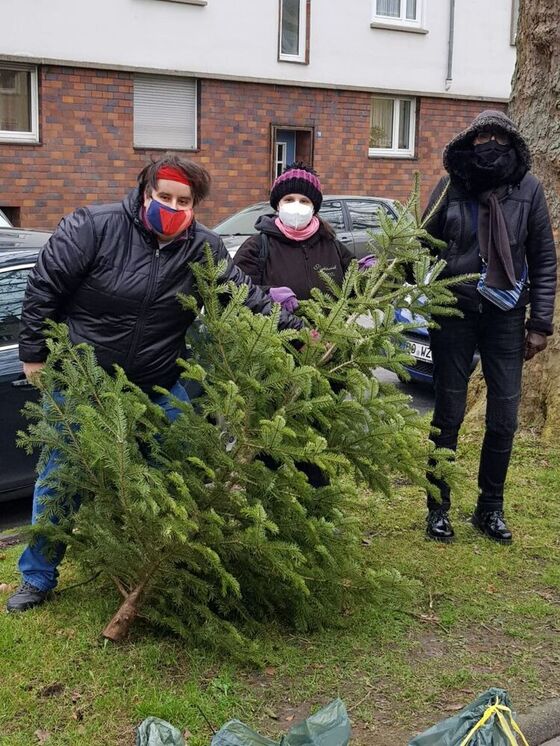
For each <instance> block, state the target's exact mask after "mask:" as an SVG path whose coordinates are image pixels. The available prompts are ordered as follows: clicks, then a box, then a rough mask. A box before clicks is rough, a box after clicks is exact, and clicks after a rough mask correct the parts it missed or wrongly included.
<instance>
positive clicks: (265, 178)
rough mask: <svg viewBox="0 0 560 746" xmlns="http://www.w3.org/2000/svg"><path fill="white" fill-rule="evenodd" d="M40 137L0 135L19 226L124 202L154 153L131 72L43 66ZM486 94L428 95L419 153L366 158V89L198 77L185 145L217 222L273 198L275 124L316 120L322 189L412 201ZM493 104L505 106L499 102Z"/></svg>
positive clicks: (2, 196)
mask: <svg viewBox="0 0 560 746" xmlns="http://www.w3.org/2000/svg"><path fill="white" fill-rule="evenodd" d="M40 73H41V74H40V91H39V95H40V136H41V143H40V144H39V145H19V144H18V145H16V144H7V143H0V174H1V176H2V178H1V180H0V205H7V206H12V207H19V208H21V213H20V214H21V224H22V225H23V226H26V227H42V228H54V226H55V225H56V224H57V222H58V220H59V219H60V217H61V216H62V215H63V214H65V213H67V212H70V211H71V210H73V209H74V208H75V207H77V206H79V205H81V204H87V203H90V202H100V201H101V202H110V201H115V200H120V199H121V198H122V197H123V196H124V194H125V193H126V192H127V191H128V189H129V188H131V187H132V186H133V185H134V183H135V179H136V175H137V173H138V172H139V171H140V169H141V168H142V167H143V165H144V164H145V163H146V162H147V161H148V160H149V159H150V157H151V156H152V155H154V156H156V157H158V156H159V155H160V154H161V151H150V150H145V149H135V148H133V146H132V142H133V131H132V130H133V122H132V116H133V111H132V95H133V87H132V75H131V74H130V73H127V72H112V71H102V70H88V69H79V68H67V67H55V66H45V67H43V68H41V70H40ZM490 106H491V105H490V104H488V103H481V102H477V101H459V100H450V99H436V98H421V99H420V100H419V111H418V117H417V138H416V152H417V158H415V159H413V160H402V159H400V160H399V159H389V158H375V159H373V158H368V156H367V147H368V134H369V110H370V94H368V93H363V92H359V91H332V90H324V89H310V88H297V87H286V86H275V85H264V84H257V83H237V82H229V81H219V80H202V81H201V82H200V119H199V132H200V138H199V149H198V150H197V151H196V152H191V153H187V152H186V153H184V155H186V157H190V158H192V159H193V160H196V161H198V162H199V163H201V164H203V165H204V166H205V167H206V168H207V169H208V170H209V171H210V173H211V175H212V179H213V187H212V194H211V198H210V199H209V200H208V201H207V202H206V203H205V204H204V205H202V206H201V207H200V209H199V213H198V214H199V217H200V219H201V220H202V221H203V222H206V223H207V224H208V225H213V224H214V223H215V222H217V221H218V220H220V219H221V218H223V217H226V216H227V215H229V214H231V213H232V212H235V211H236V210H238V209H240V208H241V207H244V206H245V205H248V204H250V203H252V202H256V201H259V200H262V199H267V196H268V190H269V188H270V158H271V155H270V150H271V142H270V138H271V134H270V133H271V124H275V125H284V126H287V125H289V126H296V127H314V128H315V131H316V132H321V137H316V139H315V145H314V166H315V168H316V169H317V170H318V171H319V174H320V176H321V180H322V183H323V189H324V191H325V192H331V193H332V192H337V193H354V194H376V195H381V196H387V197H392V198H396V199H401V200H403V199H406V197H407V195H408V193H409V191H410V188H411V185H412V177H413V173H414V171H417V170H418V171H420V172H421V174H422V176H423V195H424V197H426V196H427V194H428V193H429V190H430V189H431V188H432V186H433V185H434V184H435V183H436V181H437V179H438V178H439V176H440V174H441V152H442V149H443V146H444V145H445V143H446V142H448V141H449V140H450V139H451V137H452V136H453V135H454V134H456V132H458V131H459V130H461V129H463V128H464V127H465V126H466V125H467V124H468V123H469V122H470V121H471V120H472V119H473V118H474V116H475V115H476V114H477V113H478V112H479V111H481V110H482V109H483V108H490ZM494 106H495V108H504V107H503V105H502V104H495V105H494Z"/></svg>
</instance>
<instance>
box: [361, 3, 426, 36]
mask: <svg viewBox="0 0 560 746" xmlns="http://www.w3.org/2000/svg"><path fill="white" fill-rule="evenodd" d="M372 2H373V11H372V23H371V25H372V26H385V27H389V28H397V29H402V30H405V31H406V30H408V31H420V32H424V33H425V29H423V28H422V4H423V0H372Z"/></svg>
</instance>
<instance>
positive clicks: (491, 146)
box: [474, 140, 512, 166]
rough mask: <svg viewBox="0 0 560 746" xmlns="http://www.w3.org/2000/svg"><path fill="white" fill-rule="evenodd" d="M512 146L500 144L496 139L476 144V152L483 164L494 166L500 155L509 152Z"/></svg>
mask: <svg viewBox="0 0 560 746" xmlns="http://www.w3.org/2000/svg"><path fill="white" fill-rule="evenodd" d="M511 148H512V146H511V145H500V143H499V142H496V141H495V140H489V141H488V142H483V143H480V144H479V145H475V146H474V154H475V156H476V160H477V161H478V163H479V164H480V165H481V166H492V165H493V164H494V163H495V162H496V161H497V160H498V158H499V157H500V156H502V155H504V154H505V153H507V152H508V151H509V150H511Z"/></svg>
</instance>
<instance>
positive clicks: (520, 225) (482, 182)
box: [425, 110, 556, 544]
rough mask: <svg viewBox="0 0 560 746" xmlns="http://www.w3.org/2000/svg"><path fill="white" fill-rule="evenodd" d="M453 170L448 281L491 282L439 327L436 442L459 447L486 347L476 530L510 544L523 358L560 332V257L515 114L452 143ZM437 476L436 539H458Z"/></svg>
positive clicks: (435, 210) (440, 224)
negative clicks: (506, 509)
mask: <svg viewBox="0 0 560 746" xmlns="http://www.w3.org/2000/svg"><path fill="white" fill-rule="evenodd" d="M443 165H444V167H445V169H446V170H447V172H448V174H449V175H448V176H446V177H444V178H442V179H441V181H440V182H439V184H438V185H437V186H436V188H435V189H434V191H433V193H432V196H431V198H430V201H429V205H428V207H427V209H426V213H425V216H426V217H427V224H426V228H427V230H428V232H429V233H430V234H431V235H432V236H434V237H436V238H439V239H441V240H443V241H444V242H445V243H446V248H445V249H444V251H443V252H442V254H441V258H443V259H445V260H446V262H447V266H446V268H445V270H444V272H443V273H442V277H453V276H457V275H461V274H471V273H472V274H476V275H477V276H478V277H480V280H473V281H470V282H461V283H459V284H457V285H456V286H455V287H454V292H455V295H456V298H457V306H458V308H459V309H460V310H461V311H462V313H463V316H462V318H459V317H456V316H454V317H438V318H435V319H434V320H435V321H436V322H437V324H438V325H439V328H436V329H432V330H431V331H430V343H431V349H432V357H433V363H434V386H435V406H434V415H433V420H432V425H433V426H434V428H436V430H437V432H436V433H435V434H434V435H433V436H432V437H433V440H434V442H435V444H436V446H437V447H438V448H450V449H451V450H455V449H456V447H457V438H458V433H459V427H460V425H461V423H462V420H463V417H464V413H465V404H466V395H467V385H468V380H469V376H470V371H471V363H472V359H473V354H474V352H475V349H476V348H477V347H478V350H479V352H480V357H481V363H482V372H483V375H484V378H485V381H486V385H487V391H488V396H487V409H486V431H485V435H484V441H483V444H482V453H481V457H480V467H479V473H478V487H479V496H478V504H477V507H476V510H475V512H474V514H473V516H472V523H473V525H474V526H475V527H476V528H477V529H479V530H480V531H482V533H484V534H485V535H486V536H488V537H489V538H490V539H493V540H495V541H498V542H501V543H506V544H509V543H510V542H511V541H512V534H511V531H510V530H509V528H508V526H507V524H506V522H505V519H504V514H503V501H504V482H505V479H506V475H507V470H508V466H509V460H510V455H511V449H512V444H513V437H514V434H515V430H516V429H517V410H518V406H519V399H520V392H521V372H522V366H523V360H530V359H531V358H532V357H533V356H534V355H535V354H536V353H538V352H540V351H542V350H544V348H545V347H546V343H547V336H548V335H550V334H552V331H553V326H552V321H553V312H554V297H555V293H556V251H555V247H554V240H553V235H552V229H551V225H550V218H549V215H548V209H547V205H546V199H545V195H544V191H543V188H542V185H541V183H540V182H539V180H538V179H537V178H536V177H535V176H534V175H533V174H531V173H530V170H529V169H530V167H531V157H530V153H529V150H528V148H527V144H526V143H525V141H524V139H523V138H522V137H521V135H520V134H519V132H518V130H517V129H516V127H515V125H514V124H513V122H512V121H511V119H509V118H508V117H507V116H506V115H505V114H503V113H502V112H500V111H492V110H488V111H484V112H482V113H481V114H480V115H479V116H478V117H477V118H476V119H475V120H474V121H473V123H472V124H471V125H470V127H468V128H467V129H466V130H464V131H463V132H461V133H459V134H458V135H457V136H456V137H455V138H454V139H453V140H452V141H451V142H450V143H449V144H448V145H447V147H446V148H445V151H444V154H443ZM528 305H529V312H528V314H527V306H528ZM526 316H528V318H527V320H526ZM428 477H429V479H430V481H431V482H432V484H434V485H435V487H436V489H437V491H439V493H440V497H441V501H438V500H436V499H435V498H434V497H433V496H431V495H428V500H427V502H428V518H427V535H428V537H429V538H431V539H436V540H439V541H451V540H452V539H453V536H454V534H453V528H452V526H451V523H450V521H449V517H448V510H449V507H450V489H449V486H448V485H447V484H446V483H445V482H444V481H442V480H440V479H436V478H435V477H434V476H433V474H431V473H428Z"/></svg>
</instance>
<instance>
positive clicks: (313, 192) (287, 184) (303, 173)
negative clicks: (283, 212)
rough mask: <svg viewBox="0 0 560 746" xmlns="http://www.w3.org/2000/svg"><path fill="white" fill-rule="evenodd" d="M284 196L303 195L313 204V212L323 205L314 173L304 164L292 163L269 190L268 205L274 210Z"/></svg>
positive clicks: (319, 187) (319, 185)
mask: <svg viewBox="0 0 560 746" xmlns="http://www.w3.org/2000/svg"><path fill="white" fill-rule="evenodd" d="M286 194H303V195H305V196H306V197H309V199H310V200H311V202H312V203H313V210H314V212H319V210H320V209H321V204H322V203H323V195H322V193H321V182H320V181H319V177H318V176H317V174H316V173H315V171H314V170H313V169H312V168H310V167H309V166H306V165H305V164H304V163H301V162H299V163H292V164H291V165H289V166H288V167H287V168H286V170H285V171H284V173H283V174H281V175H280V176H279V177H278V178H277V179H276V181H275V182H274V184H273V185H272V189H271V190H270V204H271V205H272V207H273V209H274V210H277V209H278V203H279V202H280V200H281V199H282V197H285V196H286Z"/></svg>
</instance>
